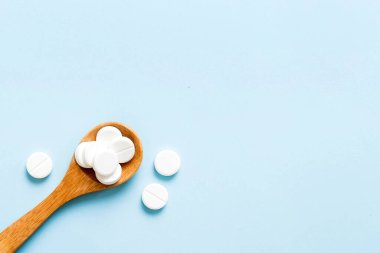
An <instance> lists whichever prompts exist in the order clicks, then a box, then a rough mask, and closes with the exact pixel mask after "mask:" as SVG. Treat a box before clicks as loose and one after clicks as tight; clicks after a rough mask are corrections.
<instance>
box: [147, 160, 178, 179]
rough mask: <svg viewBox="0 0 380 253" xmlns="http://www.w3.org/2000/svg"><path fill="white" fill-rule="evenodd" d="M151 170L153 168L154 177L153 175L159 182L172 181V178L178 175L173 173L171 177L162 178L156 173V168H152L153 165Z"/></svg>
mask: <svg viewBox="0 0 380 253" xmlns="http://www.w3.org/2000/svg"><path fill="white" fill-rule="evenodd" d="M152 168H153V171H154V175H155V177H156V178H158V179H159V180H162V181H171V180H172V179H174V178H175V177H176V176H177V174H178V172H177V173H175V174H174V175H172V176H163V175H161V174H160V173H158V172H157V170H156V168H155V167H154V164H153V165H152Z"/></svg>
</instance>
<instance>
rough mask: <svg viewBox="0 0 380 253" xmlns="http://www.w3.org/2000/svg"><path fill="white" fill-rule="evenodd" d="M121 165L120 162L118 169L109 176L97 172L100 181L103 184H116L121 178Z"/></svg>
mask: <svg viewBox="0 0 380 253" xmlns="http://www.w3.org/2000/svg"><path fill="white" fill-rule="evenodd" d="M121 171H122V170H121V165H120V164H118V165H117V167H116V170H115V172H114V173H113V174H112V175H111V176H108V177H103V176H101V175H99V174H98V173H95V175H96V178H97V179H98V181H99V182H100V183H102V184H105V185H112V184H115V183H117V181H119V180H120V178H121Z"/></svg>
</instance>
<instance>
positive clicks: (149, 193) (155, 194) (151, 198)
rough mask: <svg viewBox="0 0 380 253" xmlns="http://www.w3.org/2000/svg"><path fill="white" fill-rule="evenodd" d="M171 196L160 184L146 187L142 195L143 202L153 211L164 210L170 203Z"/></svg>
mask: <svg viewBox="0 0 380 253" xmlns="http://www.w3.org/2000/svg"><path fill="white" fill-rule="evenodd" d="M168 199H169V194H168V191H167V190H166V188H165V187H164V186H162V185H160V184H150V185H148V186H146V187H145V189H144V192H143V194H142V202H143V203H144V205H145V206H146V207H147V208H149V209H152V210H158V209H161V208H163V207H164V206H165V205H166V203H167V202H168Z"/></svg>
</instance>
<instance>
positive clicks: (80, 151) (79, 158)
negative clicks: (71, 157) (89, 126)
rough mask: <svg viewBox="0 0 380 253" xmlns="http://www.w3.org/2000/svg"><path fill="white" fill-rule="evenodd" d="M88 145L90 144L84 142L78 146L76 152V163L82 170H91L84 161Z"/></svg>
mask: <svg viewBox="0 0 380 253" xmlns="http://www.w3.org/2000/svg"><path fill="white" fill-rule="evenodd" d="M86 145H88V142H82V143H80V144H79V145H78V147H77V149H76V150H75V161H76V162H77V164H78V165H79V166H81V167H82V168H86V169H88V168H91V167H90V166H88V165H87V164H86V163H85V161H84V148H85V147H86Z"/></svg>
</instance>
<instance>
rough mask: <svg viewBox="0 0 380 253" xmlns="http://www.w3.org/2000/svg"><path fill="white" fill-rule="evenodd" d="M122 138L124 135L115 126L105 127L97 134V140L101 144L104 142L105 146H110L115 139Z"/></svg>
mask: <svg viewBox="0 0 380 253" xmlns="http://www.w3.org/2000/svg"><path fill="white" fill-rule="evenodd" d="M121 137H122V134H121V132H120V130H119V129H117V128H116V127H113V126H106V127H103V128H102V129H100V130H99V131H98V133H97V134H96V140H97V141H99V142H104V143H105V144H107V145H108V144H110V143H111V142H112V141H114V140H115V139H119V138H121Z"/></svg>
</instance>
